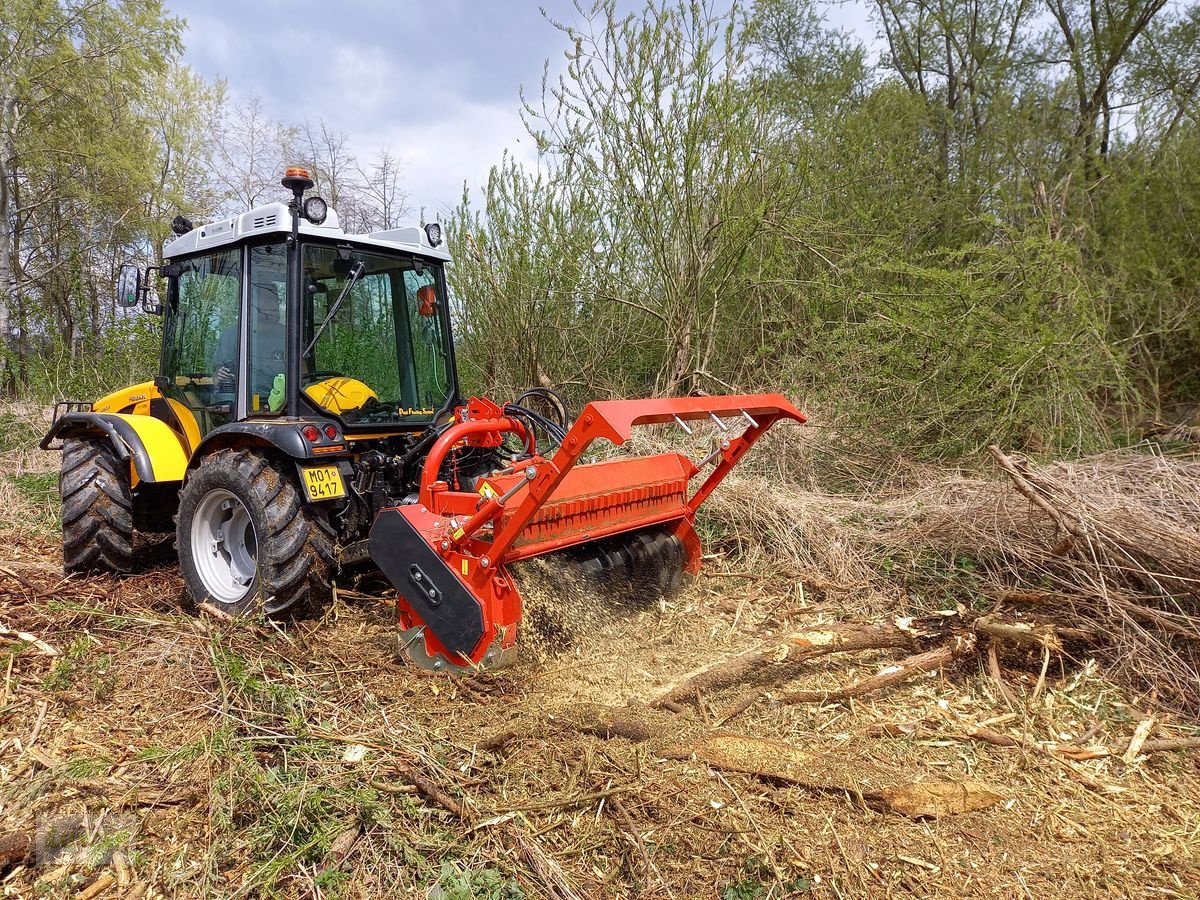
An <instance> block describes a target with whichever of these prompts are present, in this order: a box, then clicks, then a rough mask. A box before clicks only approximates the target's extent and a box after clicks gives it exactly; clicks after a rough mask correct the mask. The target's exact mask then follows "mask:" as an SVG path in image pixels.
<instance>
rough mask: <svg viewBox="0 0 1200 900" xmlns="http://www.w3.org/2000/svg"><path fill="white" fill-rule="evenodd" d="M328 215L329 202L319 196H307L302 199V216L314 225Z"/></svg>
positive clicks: (318, 223)
mask: <svg viewBox="0 0 1200 900" xmlns="http://www.w3.org/2000/svg"><path fill="white" fill-rule="evenodd" d="M327 215H329V204H328V203H326V202H325V201H324V200H322V199H321V198H320V197H309V198H308V199H307V200H305V201H304V218H306V219H308V221H310V222H312V223H313V224H314V225H320V224H321V223H322V222H324V221H325V217H326V216H327Z"/></svg>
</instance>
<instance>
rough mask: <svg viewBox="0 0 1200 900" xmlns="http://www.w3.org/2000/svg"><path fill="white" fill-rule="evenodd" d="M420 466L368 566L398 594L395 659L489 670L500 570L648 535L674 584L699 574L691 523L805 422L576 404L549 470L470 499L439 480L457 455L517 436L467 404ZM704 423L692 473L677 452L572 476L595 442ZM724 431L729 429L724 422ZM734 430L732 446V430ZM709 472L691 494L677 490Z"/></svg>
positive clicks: (490, 482) (503, 624)
mask: <svg viewBox="0 0 1200 900" xmlns="http://www.w3.org/2000/svg"><path fill="white" fill-rule="evenodd" d="M457 418H458V419H459V421H458V422H457V423H456V424H454V425H452V426H451V427H449V428H448V429H446V431H445V432H444V433H443V434H442V435H441V436H440V437H439V438H438V440H437V442H436V443H435V444H434V445H433V448H432V449H431V450H430V452H429V456H428V458H427V459H426V461H425V465H424V470H423V475H422V479H421V487H420V493H419V495H418V498H417V500H418V502H417V503H414V504H410V505H406V506H396V507H389V508H387V509H383V510H381V511H380V513H379V516H378V518H376V520H375V524H374V526H373V527H372V529H371V544H370V547H371V558H372V559H373V560H374V561H375V563H376V564H377V565H378V566H379V567H380V569H381V570H382V571H383V573H384V574H385V575H386V576H387V577H388V579H389V580H390V581H391V582H392V584H393V585H394V586H395V587H396V589H397V590H398V591H399V598H398V615H399V619H400V625H401V627H402V629H403V634H402V638H401V642H402V646H403V647H404V649H405V652H406V654H407V655H408V656H409V658H410V659H411V660H413V661H414V662H416V663H417V664H419V665H422V666H424V667H426V668H432V669H445V668H480V667H488V668H495V667H497V666H500V665H504V664H505V663H507V662H511V661H512V659H513V658H515V651H516V641H517V623H518V622H520V620H521V597H520V595H519V594H518V592H517V587H516V584H515V583H514V581H513V579H512V576H511V574H510V573H509V571H508V568H507V567H508V565H509V564H510V563H514V562H517V561H519V560H523V559H529V558H530V557H534V556H540V555H542V554H545V553H551V552H554V551H557V550H564V549H566V548H569V547H574V546H577V545H580V544H585V543H589V542H592V541H597V540H600V539H602V538H606V537H611V536H613V535H619V534H624V533H627V532H632V531H637V530H639V529H645V528H647V527H650V526H657V527H658V528H660V529H663V530H664V531H665V532H666V533H669V534H671V535H674V537H675V538H678V540H679V543H680V544H682V548H683V554H684V560H683V568H684V570H685V571H687V572H689V573H691V574H693V575H694V574H696V573H697V572H698V571H699V570H700V553H701V550H700V541H699V539H698V538H697V537H696V532H695V529H694V528H693V526H692V523H693V521H694V519H695V516H696V510H697V509H699V507H700V504H701V503H703V502H704V501H705V500H706V499H707V498H708V495H709V494H711V493H712V491H713V489H714V488H715V487H716V486H717V485H718V484H719V483H720V482H721V479H723V478H724V477H725V476H726V475H727V474H728V473H729V470H730V469H732V468H733V466H734V465H736V464H737V462H738V460H740V459H741V458H742V456H743V454H745V452H746V451H747V450H749V449H750V447H751V446H753V444H754V442H755V441H756V440H758V439H759V437H761V436H762V435H763V433H764V432H765V431H766V430H767V429H768V428H770V427H771V426H772V425H774V424H775V423H776V422H778V421H780V420H781V419H791V420H792V421H795V422H801V423H802V422H804V421H805V416H804V414H803V413H802V412H800V410H798V409H796V407H795V406H793V405H792V404H791V403H790V402H789V401H788V400H787V398H786V397H784V396H782V395H780V394H751V395H747V396H733V397H680V398H676V399H668V400H606V401H599V402H596V403H590V404H588V405H587V406H586V407H585V408H584V409H583V411H582V412H581V413H580V414H579V417H578V418H577V419H576V420H575V423H574V425H572V426H571V428H570V430H569V431H568V432H567V434H566V437H565V439H564V440H563V441H562V443H561V445H560V446H559V448H558V450H557V451H556V452H555V453H554V454H553V455H552V456H551V457H550V458H549V459H545V458H543V457H541V456H537V455H534V456H532V457H530V458H528V459H525V460H522V461H521V462H519V463H517V464H515V467H514V468H513V469H509V470H506V471H505V472H504V473H498V474H496V475H495V476H492V477H489V478H487V479H485V480H483V481H482V482H481V483H480V484H479V490H478V492H477V493H476V492H472V491H455V490H451V489H450V486H449V485H448V484H447V483H446V482H445V481H439V480H438V473H439V472H440V471H441V468H442V462H443V460H445V458H446V455H447V454H448V453H449V452H450V450H451V449H452V448H454V447H456V446H460V445H463V444H466V445H468V446H484V447H495V446H498V445H499V443H500V441H501V440H503V437H504V435H505V434H506V433H512V434H516V435H518V436H521V437H524V436H525V434H526V426H525V424H524V423H522V422H521V421H518V420H517V419H516V418H511V417H508V416H505V415H503V413H502V411H501V409H500V407H498V406H496V405H495V404H493V403H491V402H490V401H487V400H480V399H475V398H473V399H472V400H471V401H470V402H469V403H468V404H467V406H466V407H461V408H460V409H459V410H458V411H457ZM697 420H705V421H709V422H712V423H713V424H714V425H715V426H716V428H717V429H718V431H719V440H718V443H717V446H716V447H715V448H714V449H713V452H712V453H710V454H709V455H708V457H707V458H706V459H704V460H702V461H701V462H699V463H694V462H692V461H691V460H690V459H688V458H687V457H686V456H682V455H680V454H678V453H662V454H658V455H655V456H643V457H634V458H631V459H618V460H611V461H608V462H598V463H590V464H586V465H576V463H577V462H578V461H579V458H580V457H581V456H582V454H583V453H584V451H585V450H586V449H587V448H588V447H589V446H590V445H591V443H592V442H593V441H595V440H597V439H600V438H603V439H606V440H609V441H611V442H612V443H614V444H617V445H620V444H624V443H625V442H626V441H627V440H628V439H629V437H630V434H631V433H632V430H633V427H634V426H635V425H655V424H661V423H669V422H675V423H677V424H678V425H679V426H680V427H681V428H683V429H684V430H685V431H687V432H688V433H689V434H690V433H691V428H690V427H689V426H688V425H687V423H688V422H689V421H697ZM725 420H731V421H729V422H727V421H725ZM739 424H741V425H744V426H745V429H744V430H743V431H742V432H741V434H738V435H736V436H734V434H735V431H736V428H737V427H738V425H739ZM709 464H714V468H713V470H712V471H711V472H710V473H709V474H708V477H707V478H706V479H705V480H704V481H703V483H701V485H700V486H699V488H697V489H696V490H695V492H693V493H691V494H690V495H689V491H688V489H689V483H690V481H691V479H692V478H694V477H696V476H697V475H699V474H700V473H701V471H702V470H703V469H704V468H705V467H706V466H708V465H709Z"/></svg>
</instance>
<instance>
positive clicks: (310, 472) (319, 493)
mask: <svg viewBox="0 0 1200 900" xmlns="http://www.w3.org/2000/svg"><path fill="white" fill-rule="evenodd" d="M300 471H301V472H303V473H304V493H305V494H306V495H307V496H308V499H309V501H310V502H311V501H314V500H332V499H334V498H335V497H345V496H346V486H345V485H344V484H342V473H341V472H339V471H338V467H337V466H314V467H313V468H311V469H301V470H300Z"/></svg>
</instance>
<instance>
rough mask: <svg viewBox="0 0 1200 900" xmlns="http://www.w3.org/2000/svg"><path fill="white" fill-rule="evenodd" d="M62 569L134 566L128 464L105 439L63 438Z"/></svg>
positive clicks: (87, 570)
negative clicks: (122, 460)
mask: <svg viewBox="0 0 1200 900" xmlns="http://www.w3.org/2000/svg"><path fill="white" fill-rule="evenodd" d="M62 454H63V457H62V473H61V474H60V475H59V478H58V492H59V494H61V495H62V533H63V541H62V543H63V570H64V571H66V572H68V573H69V572H82V573H91V572H132V571H133V497H132V494H131V493H130V488H129V465H128V464H127V463H123V462H121V460H120V459H119V458H118V457H117V453H116V450H114V449H113V447H112V445H111V444H110V443H109V442H108V441H107V440H87V439H83V440H79V439H75V438H68V439H66V440H64V441H63V448H62Z"/></svg>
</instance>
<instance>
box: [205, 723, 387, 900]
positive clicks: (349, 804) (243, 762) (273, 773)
mask: <svg viewBox="0 0 1200 900" xmlns="http://www.w3.org/2000/svg"><path fill="white" fill-rule="evenodd" d="M336 752H338V751H337V748H327V750H326V754H327V755H329V754H330V753H336ZM213 796H214V797H215V798H220V799H219V801H218V802H216V803H214V806H213V810H212V813H213V828H214V830H215V832H216V834H217V835H218V836H220V839H219V840H218V842H217V846H218V847H220V848H222V849H221V850H220V851H219V852H218V856H219V860H218V862H219V864H220V865H222V866H227V865H233V864H235V863H237V862H242V861H251V865H250V869H249V871H248V874H247V875H246V880H245V884H246V885H252V886H253V888H254V892H255V894H256V896H267V897H276V896H288V895H289V893H288V887H289V885H291V884H292V877H293V875H294V872H295V870H296V867H297V866H304V867H308V868H311V867H312V866H314V865H321V864H323V863H324V862H325V861H326V859H327V858H328V855H329V851H330V847H331V846H332V843H333V841H334V840H335V839H336V838H337V837H338V836H339V835H340V834H342V833H343V832H344V831H345V830H346V828H347V827H349V826H350V825H352V824H358V825H362V826H367V827H369V826H371V825H374V824H377V823H378V824H381V825H386V824H387V812H386V807H385V806H384V805H383V804H382V803H381V802H380V800H379V797H378V796H377V795H376V793H375V792H374V791H373V790H371V789H370V788H366V787H362V786H360V785H358V784H357V783H356V782H350V783H346V784H337V785H335V784H332V783H330V782H328V781H322V780H315V779H311V778H309V776H308V775H307V773H306V772H305V770H304V768H303V767H302V766H301V765H296V764H294V763H293V764H288V763H287V762H286V760H285V761H284V762H283V763H282V764H279V765H264V764H262V763H261V762H260V761H259V760H258V758H257V757H256V756H255V754H254V753H253V751H252V749H251V748H250V747H248V746H246V745H245V744H244V743H243V744H241V745H239V746H238V747H236V748H234V749H232V750H231V752H230V753H229V754H228V755H227V756H226V757H225V758H224V768H223V770H222V771H221V772H220V773H218V774H217V776H216V777H215V778H214V780H213ZM338 883H339V878H338V876H336V875H331V876H329V878H328V879H327V880H326V881H325V882H324V883H323V885H322V886H323V887H326V888H336V886H337V884H338Z"/></svg>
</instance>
